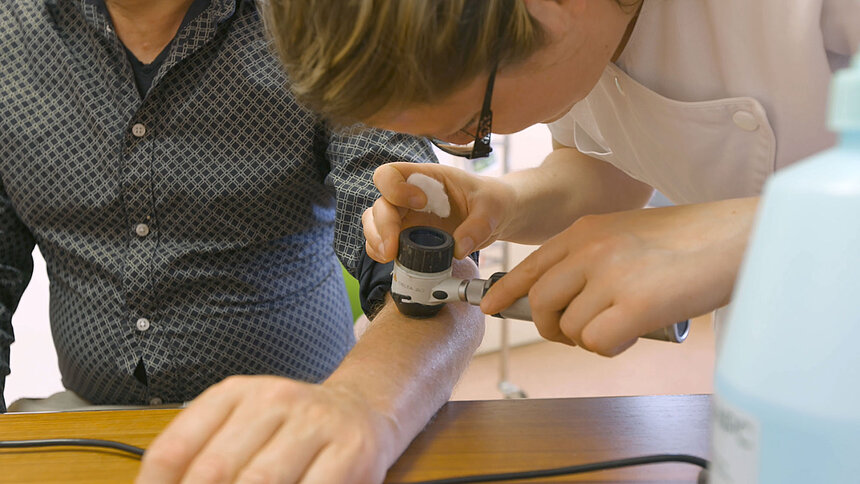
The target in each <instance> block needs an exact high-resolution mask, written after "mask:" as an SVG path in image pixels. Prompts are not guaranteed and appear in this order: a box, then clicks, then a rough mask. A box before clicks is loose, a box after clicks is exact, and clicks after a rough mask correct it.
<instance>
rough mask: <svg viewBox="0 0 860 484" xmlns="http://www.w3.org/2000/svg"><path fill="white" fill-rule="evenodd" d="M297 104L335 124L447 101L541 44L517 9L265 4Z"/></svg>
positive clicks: (470, 1)
mask: <svg viewBox="0 0 860 484" xmlns="http://www.w3.org/2000/svg"><path fill="white" fill-rule="evenodd" d="M263 5H264V16H265V18H266V24H267V26H268V29H269V32H270V34H271V37H272V39H273V41H274V46H275V49H276V51H277V53H278V54H279V56H280V58H281V60H282V61H283V63H284V65H285V68H286V71H287V74H288V75H289V77H290V82H291V84H292V89H293V92H294V93H295V94H296V96H297V97H298V98H299V100H300V101H301V102H303V103H305V104H306V105H307V106H309V107H310V108H312V109H315V110H317V111H318V112H319V113H321V114H322V115H323V116H325V117H326V118H328V119H330V120H332V121H335V122H337V123H341V124H350V123H354V122H364V121H367V120H369V119H371V118H372V117H373V116H374V115H376V114H378V113H380V112H382V111H388V110H393V109H399V108H403V107H407V106H412V105H416V104H423V103H430V102H433V101H438V100H440V99H444V98H445V97H446V96H448V95H450V94H452V93H453V92H454V91H455V90H457V89H459V88H461V87H463V86H464V85H466V84H467V83H468V82H470V81H472V80H474V79H475V78H476V77H478V76H479V75H481V74H486V73H488V72H489V70H490V69H491V67H492V65H493V64H494V63H495V62H498V63H499V66H501V67H504V66H506V65H512V64H516V63H517V62H520V61H522V60H525V59H526V58H528V57H529V56H531V55H532V54H533V53H534V52H535V51H536V50H538V49H539V48H540V47H542V46H543V45H544V43H545V34H544V31H543V29H542V28H541V26H540V24H539V23H538V22H537V21H536V20H534V19H533V18H532V17H531V16H530V15H529V13H528V10H527V9H526V6H525V3H524V1H523V0H267V1H266V2H264V3H263Z"/></svg>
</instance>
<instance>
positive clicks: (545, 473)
mask: <svg viewBox="0 0 860 484" xmlns="http://www.w3.org/2000/svg"><path fill="white" fill-rule="evenodd" d="M662 462H684V463H687V464H693V465H697V466H699V467H701V468H703V469H707V468H708V461H707V460H705V459H702V458H701V457H696V456H694V455H687V454H656V455H643V456H641V457H631V458H629V459H618V460H607V461H603V462H593V463H590V464H580V465H575V466H568V467H556V468H554V469H541V470H536V471H524V472H503V473H499V474H476V475H474V476H462V477H450V478H447V479H434V480H430V481H418V482H415V483H413V484H460V483H467V482H488V481H514V480H519V479H533V478H537V477H552V476H561V475H567V474H583V473H585V472H595V471H603V470H607V469H617V468H619V467H630V466H641V465H646V464H659V463H662Z"/></svg>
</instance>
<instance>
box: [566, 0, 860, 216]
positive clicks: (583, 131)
mask: <svg viewBox="0 0 860 484" xmlns="http://www.w3.org/2000/svg"><path fill="white" fill-rule="evenodd" d="M858 45H860V0H644V3H643V5H642V10H641V12H640V15H639V18H638V20H637V23H636V26H635V28H634V30H633V33H632V35H631V37H630V39H629V41H628V43H627V45H626V47H625V48H624V51H623V52H622V54H621V56H620V57H619V59H618V60H617V62H616V63H614V64H610V65H609V66H607V68H606V69H605V71H604V72H603V75H602V76H601V78H600V81H599V82H598V84H597V85H596V86H595V87H594V89H593V90H592V91H591V93H589V95H588V96H587V97H586V98H585V99H584V100H582V101H580V102H579V103H577V104H576V105H575V106H574V107H573V108H572V109H571V111H570V112H569V113H568V114H567V115H565V116H564V117H562V118H561V119H559V120H557V121H555V122H553V123H551V124H550V125H549V127H550V130H551V132H552V134H553V138H555V139H556V140H557V141H558V142H560V143H561V144H564V145H567V146H574V147H576V148H577V149H579V151H581V152H583V153H585V154H588V155H591V156H593V157H596V158H599V159H602V160H605V161H607V162H609V163H612V164H613V165H615V166H616V167H618V168H619V169H621V170H623V171H624V172H626V173H627V174H629V175H630V176H632V177H633V178H636V179H638V180H641V181H643V182H645V183H648V184H649V185H651V186H653V187H655V188H657V189H658V190H660V191H661V192H663V193H664V194H665V195H666V196H667V197H668V198H669V199H670V200H672V201H673V202H675V203H696V202H707V201H713V200H720V199H726V198H736V197H746V196H754V195H758V194H759V193H760V192H761V189H762V186H763V184H764V182H765V180H766V178H767V177H768V176H769V175H771V174H772V173H773V172H774V171H775V170H778V169H780V168H783V167H785V166H788V165H790V164H792V163H794V162H796V161H798V160H801V159H803V158H805V157H807V156H808V155H810V154H812V153H816V152H818V151H821V150H823V149H825V148H827V147H829V146H831V145H832V144H833V143H834V141H835V136H834V135H833V134H832V133H830V132H828V131H827V128H826V123H825V120H826V112H827V94H828V86H829V84H830V79H831V76H832V73H833V71H834V70H836V69H838V68H841V67H844V66H846V65H847V64H848V62H849V60H850V56H851V55H852V54H853V53H854V52H856V49H857V46H858Z"/></svg>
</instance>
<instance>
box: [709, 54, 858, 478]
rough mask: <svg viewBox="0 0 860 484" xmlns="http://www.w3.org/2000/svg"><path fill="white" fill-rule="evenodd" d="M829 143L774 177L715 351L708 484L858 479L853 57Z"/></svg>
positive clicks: (834, 97)
mask: <svg viewBox="0 0 860 484" xmlns="http://www.w3.org/2000/svg"><path fill="white" fill-rule="evenodd" d="M829 125H830V128H831V129H833V130H834V131H836V132H838V133H839V143H838V145H837V146H836V147H835V148H833V149H831V150H829V151H826V152H824V153H821V154H819V155H816V156H813V157H811V158H809V159H807V160H805V161H803V162H801V163H798V164H796V165H794V166H792V167H790V168H788V169H786V170H783V171H781V172H779V173H778V174H777V175H775V176H774V177H773V178H772V179H771V180H770V181H769V182H768V184H767V186H766V187H765V191H764V195H763V197H762V205H761V206H760V209H759V214H758V219H757V222H756V227H755V230H754V235H753V238H752V240H751V243H750V247H749V249H748V251H747V254H746V258H745V260H744V264H743V267H742V269H741V274H740V279H739V281H738V285H737V286H736V291H735V297H734V301H735V302H734V307H733V310H732V314H731V316H730V318H729V323H728V324H727V326H726V327H725V328H722V331H724V333H723V334H722V340H721V343H720V347H719V348H718V356H717V368H716V379H715V395H714V415H713V419H712V422H713V426H712V432H713V442H712V443H713V452H712V462H713V463H712V466H711V469H710V483H711V484H728V483H731V484H739V483H761V484H793V483H798V484H811V483H827V484H838V483H860V55H858V56H857V57H856V58H855V59H854V63H853V65H852V67H851V68H849V69H846V70H844V71H841V72H839V73H837V74H836V76H834V82H833V87H832V89H831V99H830V116H829Z"/></svg>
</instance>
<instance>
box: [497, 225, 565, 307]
mask: <svg viewBox="0 0 860 484" xmlns="http://www.w3.org/2000/svg"><path fill="white" fill-rule="evenodd" d="M566 255H567V249H566V247H564V245H562V244H551V243H549V242H548V243H547V244H544V245H543V246H541V247H539V248H538V249H537V250H535V251H534V252H532V253H531V254H529V255H528V257H526V258H525V259H523V261H522V262H520V263H519V264H517V265H516V266H515V267H514V268H513V269H511V271H510V272H508V273H507V274H505V276H504V277H502V278H501V279H499V281H498V282H496V283H495V284H493V286H492V287H491V288H490V290H489V291H488V292H487V294H486V295H485V296H484V298H483V300H482V301H481V311H483V312H484V314H496V313H498V312H499V311H501V310H503V309H505V308H507V307H509V306H510V305H511V304H513V303H514V302H515V301H516V300H517V299H519V298H521V297H523V296H525V295H526V294H529V293H530V291H531V288H532V286H533V285H534V284H535V283H536V282H537V281H538V279H540V278H542V277H543V276H544V274H545V273H546V271H547V270H549V269H550V268H551V267H553V266H554V265H556V264H557V263H559V262H560V261H561V260H563V259H564V257H565V256H566ZM529 297H530V298H531V295H530V296H529ZM556 309H558V310H560V309H562V308H560V307H559V308H556Z"/></svg>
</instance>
